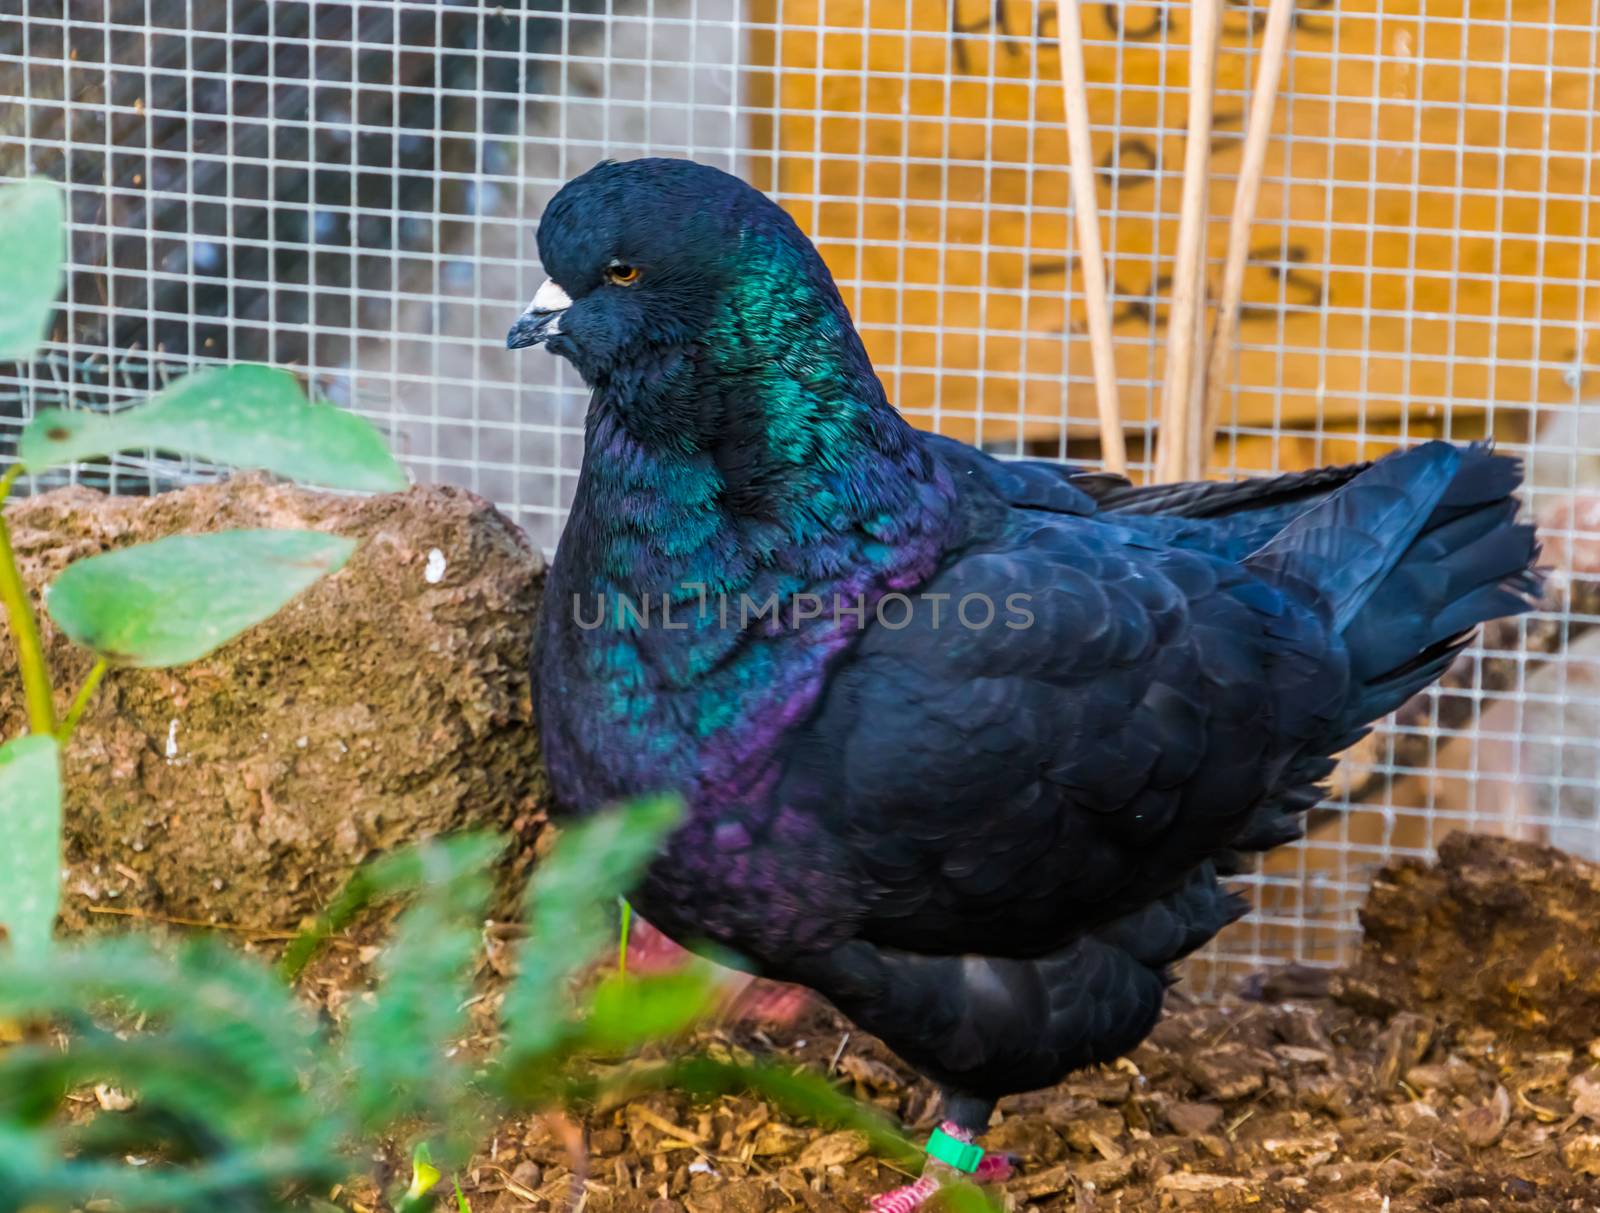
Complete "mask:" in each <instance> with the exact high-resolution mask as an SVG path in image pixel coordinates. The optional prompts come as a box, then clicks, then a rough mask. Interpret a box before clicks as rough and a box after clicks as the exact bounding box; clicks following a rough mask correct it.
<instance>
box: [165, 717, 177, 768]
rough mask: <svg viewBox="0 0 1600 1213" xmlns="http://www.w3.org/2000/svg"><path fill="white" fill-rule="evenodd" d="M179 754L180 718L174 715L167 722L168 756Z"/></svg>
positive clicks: (174, 756)
mask: <svg viewBox="0 0 1600 1213" xmlns="http://www.w3.org/2000/svg"><path fill="white" fill-rule="evenodd" d="M177 756H178V718H177V717H176V716H174V717H173V718H172V719H171V721H169V722H168V724H167V757H168V758H176V757H177Z"/></svg>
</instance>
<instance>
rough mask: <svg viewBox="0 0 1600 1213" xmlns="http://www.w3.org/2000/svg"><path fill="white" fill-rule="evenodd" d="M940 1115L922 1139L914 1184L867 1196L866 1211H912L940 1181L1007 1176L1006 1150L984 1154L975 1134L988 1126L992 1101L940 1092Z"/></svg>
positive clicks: (986, 1180)
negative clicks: (924, 1153)
mask: <svg viewBox="0 0 1600 1213" xmlns="http://www.w3.org/2000/svg"><path fill="white" fill-rule="evenodd" d="M944 1110H945V1119H944V1121H943V1122H942V1123H941V1124H940V1125H939V1127H938V1129H936V1130H935V1131H934V1134H933V1136H932V1137H931V1138H929V1140H928V1160H927V1161H926V1162H925V1163H923V1165H922V1174H921V1175H920V1176H918V1177H917V1179H916V1182H914V1183H909V1184H906V1185H905V1186H904V1187H901V1188H895V1189H893V1190H892V1191H889V1192H884V1193H883V1194H882V1195H879V1196H874V1197H873V1198H872V1204H871V1210H872V1213H917V1211H918V1210H919V1209H921V1208H922V1207H923V1206H924V1205H925V1204H927V1202H928V1200H929V1199H930V1198H931V1197H932V1196H933V1195H934V1193H936V1192H937V1191H938V1190H939V1189H940V1188H942V1187H944V1186H945V1185H946V1184H951V1183H958V1182H960V1181H961V1180H970V1181H972V1182H974V1183H980V1184H991V1183H1001V1182H1003V1181H1004V1180H1006V1179H1009V1178H1010V1177H1011V1174H1012V1172H1013V1171H1014V1170H1015V1166H1016V1164H1015V1160H1014V1159H1013V1158H1012V1157H1011V1156H1010V1155H1009V1154H986V1153H984V1151H983V1150H982V1149H980V1148H979V1146H978V1144H977V1142H978V1136H979V1134H981V1133H982V1132H983V1131H984V1130H985V1129H986V1128H988V1127H989V1116H990V1114H991V1113H992V1112H993V1111H994V1100H992V1099H982V1098H979V1097H978V1096H975V1095H966V1094H963V1093H961V1092H958V1091H952V1090H950V1089H949V1088H946V1089H945V1092H944Z"/></svg>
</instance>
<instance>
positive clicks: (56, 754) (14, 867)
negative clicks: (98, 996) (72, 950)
mask: <svg viewBox="0 0 1600 1213" xmlns="http://www.w3.org/2000/svg"><path fill="white" fill-rule="evenodd" d="M0 836H3V837H4V838H5V845H4V846H3V847H0V924H4V926H5V928H6V930H7V932H9V934H10V938H11V946H12V948H13V949H15V951H16V953H17V954H18V955H19V956H28V957H34V956H40V955H43V954H44V953H45V952H47V951H49V949H50V936H51V932H52V931H53V930H54V928H55V922H56V908H57V907H58V906H59V905H60V904H61V753H60V747H59V746H57V745H56V739H55V738H54V737H48V736H39V735H35V736H29V737H18V738H17V739H16V740H14V741H8V742H7V743H6V744H5V745H4V746H0Z"/></svg>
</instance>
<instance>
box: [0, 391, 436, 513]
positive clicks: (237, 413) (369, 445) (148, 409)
mask: <svg viewBox="0 0 1600 1213" xmlns="http://www.w3.org/2000/svg"><path fill="white" fill-rule="evenodd" d="M144 449H153V450H158V451H169V452H172V453H173V454H177V455H190V456H193V457H195V458H197V459H204V460H206V461H208V462H211V463H221V464H228V465H230V466H233V467H240V468H265V469H266V470H267V471H270V472H276V473H277V474H278V475H280V476H287V477H289V478H291V479H294V480H299V481H303V482H305V483H307V484H319V485H325V486H327V487H328V488H338V489H356V490H363V491H367V492H385V491H393V490H397V489H403V488H405V487H406V476H405V473H404V472H403V471H402V470H401V468H400V465H399V464H398V463H396V462H395V460H394V456H393V455H391V454H390V453H389V448H388V445H387V444H386V443H385V442H384V440H383V436H382V435H381V434H379V433H378V431H377V430H376V429H374V428H373V426H372V425H371V423H370V422H368V421H366V420H365V419H363V418H361V417H357V416H356V415H355V414H354V413H350V412H346V411H345V410H344V409H340V408H335V407H334V406H332V405H328V404H312V403H311V402H310V401H308V400H307V399H306V397H305V393H304V392H302V391H301V390H300V384H299V382H298V381H297V380H296V379H295V377H294V376H293V375H291V374H290V373H289V372H288V371H284V370H279V369H277V368H275V367H270V366H258V365H256V364H254V363H241V364H239V365H237V366H223V367H213V368H210V369H208V370H203V371H196V372H195V373H194V374H192V375H186V376H185V377H184V378H182V379H180V380H178V381H177V382H176V383H174V384H172V385H171V386H169V387H167V388H166V389H164V390H163V391H160V392H157V393H156V394H155V395H154V396H152V397H150V399H149V400H148V401H146V402H145V403H144V404H141V405H139V406H137V407H136V408H131V409H125V410H123V411H122V412H118V413H92V412H85V411H81V410H77V409H45V410H43V411H42V412H40V413H39V415H38V416H37V417H35V418H34V419H33V420H32V421H31V422H29V423H28V426H27V428H25V429H24V430H23V431H22V437H21V438H20V439H19V440H18V444H17V456H18V458H19V459H20V460H21V461H22V464H23V466H24V467H25V468H26V469H27V470H28V471H29V472H33V473H38V472H42V471H44V470H45V469H46V468H50V467H55V466H57V465H58V464H63V463H76V462H79V461H81V460H84V459H97V458H101V457H103V456H106V455H114V454H116V453H117V452H118V451H129V450H144Z"/></svg>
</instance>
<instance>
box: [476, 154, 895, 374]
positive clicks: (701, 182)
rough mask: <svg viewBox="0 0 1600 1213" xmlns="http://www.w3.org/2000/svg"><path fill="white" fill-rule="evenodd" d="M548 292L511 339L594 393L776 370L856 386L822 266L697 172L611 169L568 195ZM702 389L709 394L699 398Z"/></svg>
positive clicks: (552, 224)
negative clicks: (549, 358)
mask: <svg viewBox="0 0 1600 1213" xmlns="http://www.w3.org/2000/svg"><path fill="white" fill-rule="evenodd" d="M539 256H540V259H541V260H542V261H543V263H544V268H545V272H546V273H547V274H548V275H549V278H548V280H547V281H546V282H545V283H544V284H543V285H542V286H540V287H539V290H538V292H537V293H536V294H535V295H534V297H533V301H532V302H531V303H530V304H529V305H528V307H527V310H526V311H524V312H523V313H522V315H521V316H520V317H519V318H518V319H517V322H516V323H515V324H514V325H512V327H511V331H510V332H509V333H508V334H507V336H506V345H507V347H508V348H511V349H520V348H522V347H524V346H532V345H540V344H542V345H544V346H545V347H546V348H547V349H549V351H550V352H551V353H553V354H558V355H560V356H561V357H563V358H566V359H567V360H568V361H570V362H571V363H572V364H573V366H574V367H576V368H577V370H578V372H579V374H581V375H582V376H583V378H584V380H585V382H587V383H588V384H589V385H590V386H591V387H601V386H604V385H607V384H609V383H614V382H615V381H617V380H618V379H619V378H620V379H621V380H622V381H623V382H624V383H625V384H626V385H627V390H628V391H629V392H630V393H631V394H632V395H634V396H639V395H649V394H650V393H651V391H652V390H653V389H662V390H665V389H667V388H669V387H675V388H677V389H682V388H684V386H685V385H684V383H683V382H682V380H683V379H684V378H685V377H686V376H687V377H694V378H696V379H705V378H707V377H709V378H710V379H712V380H717V379H723V380H725V379H727V378H729V377H734V378H738V377H743V376H749V375H756V376H763V375H771V374H772V370H773V365H774V361H775V360H776V361H782V360H785V359H788V360H789V361H791V362H793V361H796V360H797V359H796V355H797V354H798V355H801V356H800V357H799V358H798V361H800V362H814V363H818V364H819V369H821V370H823V371H824V372H826V371H828V370H833V371H841V372H844V371H847V372H848V373H849V375H850V376H851V377H856V376H859V375H861V374H863V373H864V375H865V377H866V378H867V379H870V380H871V385H870V386H867V387H866V388H865V390H866V391H868V392H869V393H871V394H876V395H879V396H881V391H882V389H881V388H879V387H877V382H876V378H875V377H874V376H872V374H871V366H870V363H869V362H868V361H867V357H866V352H865V350H864V349H862V348H861V345H860V341H859V339H858V338H857V336H856V334H855V329H854V326H853V325H852V324H851V322H850V316H849V313H848V312H847V311H846V309H845V307H844V303H843V301H842V300H841V299H840V298H839V293H838V290H837V288H836V287H835V286H834V283H833V279H832V277H831V276H830V275H829V273H828V270H827V267H826V266H824V265H823V263H822V259H821V257H819V256H818V255H817V252H816V250H815V249H814V248H813V247H812V246H811V242H810V241H809V240H807V239H806V237H805V234H804V233H802V232H801V231H800V229H799V228H798V227H797V226H796V225H795V223H794V221H793V220H792V219H790V218H789V216H788V215H787V214H786V213H785V212H784V211H783V210H782V209H781V208H780V207H779V206H778V205H777V204H776V203H774V202H772V201H771V200H770V199H768V198H767V197H766V196H765V195H763V194H762V193H760V192H759V191H758V190H755V189H752V188H751V187H750V186H748V185H746V184H745V183H744V182H742V181H740V180H739V179H738V178H737V177H733V176H730V175H729V174H727V173H724V172H722V171H720V170H718V169H714V168H711V167H710V166H708V165H703V164H696V163H694V162H693V161H691V160H666V159H644V160H631V161H627V162H624V163H617V162H614V161H606V162H603V163H601V164H598V165H596V166H595V167H594V168H592V169H590V170H589V171H588V172H586V173H584V174H583V175H582V176H580V177H577V178H575V179H573V180H572V181H570V182H568V183H567V184H566V185H565V186H563V187H562V189H561V190H560V192H559V193H557V194H556V196H555V198H554V199H552V200H551V202H550V205H549V206H548V207H547V208H546V210H545V213H544V216H543V218H542V219H541V220H540V223H539ZM701 386H702V387H703V386H704V384H702V385H701Z"/></svg>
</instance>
